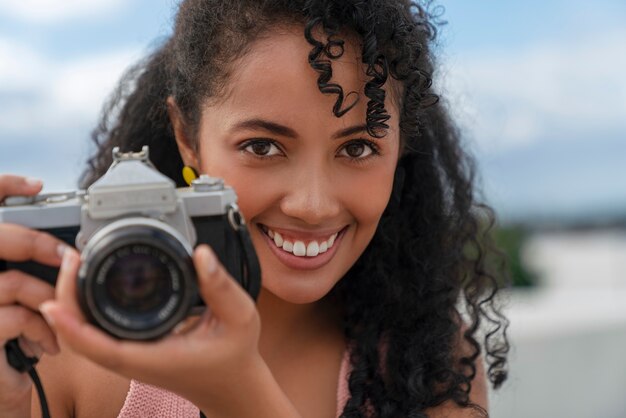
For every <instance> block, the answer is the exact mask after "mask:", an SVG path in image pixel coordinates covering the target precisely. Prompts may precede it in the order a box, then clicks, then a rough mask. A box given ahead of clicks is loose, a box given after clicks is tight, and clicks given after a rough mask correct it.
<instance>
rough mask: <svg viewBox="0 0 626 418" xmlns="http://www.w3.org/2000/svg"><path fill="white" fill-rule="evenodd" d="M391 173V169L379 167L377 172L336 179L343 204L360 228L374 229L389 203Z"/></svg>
mask: <svg viewBox="0 0 626 418" xmlns="http://www.w3.org/2000/svg"><path fill="white" fill-rule="evenodd" d="M393 173H394V171H393V169H390V168H388V167H381V169H379V170H372V171H369V172H367V173H365V172H363V173H355V175H353V176H346V177H345V178H344V179H342V180H339V179H338V184H341V189H342V195H343V199H344V202H346V205H347V206H348V208H349V209H350V211H351V212H352V214H353V216H354V217H355V219H356V220H357V222H360V223H361V224H362V226H370V227H371V228H372V230H373V229H375V228H376V226H377V223H378V221H379V219H380V217H381V216H382V214H383V211H384V210H385V208H386V207H387V203H388V202H389V197H390V195H391V189H392V186H393ZM372 233H373V232H372Z"/></svg>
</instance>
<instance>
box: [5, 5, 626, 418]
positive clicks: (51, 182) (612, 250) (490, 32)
mask: <svg viewBox="0 0 626 418" xmlns="http://www.w3.org/2000/svg"><path fill="white" fill-rule="evenodd" d="M439 3H441V4H442V5H444V6H445V13H444V14H443V15H442V16H441V19H442V20H445V21H447V22H448V23H447V24H446V25H444V26H442V27H441V28H440V37H439V41H438V54H439V56H440V68H439V70H438V73H437V74H436V87H437V89H438V90H439V91H441V92H442V96H443V97H444V99H445V101H446V104H447V105H448V106H450V109H451V110H452V112H453V114H454V116H455V118H456V120H457V121H458V123H459V125H460V126H461V127H462V129H463V132H464V134H465V141H466V145H467V147H468V148H469V149H470V150H471V152H472V153H473V154H474V155H475V156H476V159H477V162H478V168H479V170H480V180H481V185H482V191H483V197H484V199H485V200H486V201H487V202H488V203H489V204H491V205H492V206H493V207H494V208H495V209H496V211H497V213H498V216H499V220H500V221H499V225H498V227H497V230H496V231H495V235H496V238H497V240H498V241H499V242H500V244H501V245H502V246H503V247H504V248H505V249H506V250H507V252H508V253H509V257H510V260H511V266H512V270H513V273H514V282H515V286H514V287H513V288H512V289H511V290H510V291H508V292H507V294H506V298H505V299H506V301H505V302H506V312H507V315H508V316H509V318H510V320H511V327H510V330H509V336H510V338H511V340H512V342H513V349H512V352H511V373H510V379H509V381H508V382H507V383H506V384H505V386H504V388H503V389H501V390H499V391H496V392H494V393H492V394H491V415H492V416H493V417H525V418H528V417H540V416H541V417H568V418H575V417H605V418H612V417H615V418H618V417H626V397H624V396H623V391H624V388H626V357H624V356H623V355H622V352H623V351H624V349H625V348H626V182H625V180H626V76H625V72H624V68H626V2H624V1H621V0H596V1H593V2H589V1H581V0H570V1H566V0H550V1H538V0H529V1H524V2H512V1H496V0H484V1H481V2H468V1H463V0H449V1H441V2H439ZM175 4H176V2H175V1H173V0H133V1H128V0H126V1H123V0H90V1H88V2H87V1H82V0H57V1H52V0H21V1H19V2H17V1H13V0H0V172H3V173H8V172H10V173H17V174H22V175H28V176H33V177H38V178H41V179H44V181H45V190H46V191H57V190H66V189H73V188H75V185H76V184H77V179H78V177H79V175H80V173H81V172H82V170H83V169H84V167H85V166H84V162H85V160H86V158H87V156H88V155H89V153H90V152H91V151H92V150H93V149H92V147H91V144H90V140H89V133H90V131H91V129H92V128H93V127H94V126H95V124H96V123H97V119H98V115H99V111H100V107H101V105H102V103H103V102H104V100H105V99H106V97H107V95H108V93H109V92H110V91H111V90H112V88H113V87H114V85H115V83H116V81H117V79H118V78H119V76H120V75H121V74H122V72H123V71H124V69H125V68H126V67H127V66H128V65H130V64H131V63H133V62H135V61H136V60H138V59H140V58H141V57H143V56H144V55H145V54H146V53H147V52H148V51H150V50H151V48H152V47H153V46H154V45H156V44H157V43H158V42H159V40H160V39H162V38H163V37H164V36H167V34H168V33H169V32H170V30H171V16H172V12H173V10H174V8H175Z"/></svg>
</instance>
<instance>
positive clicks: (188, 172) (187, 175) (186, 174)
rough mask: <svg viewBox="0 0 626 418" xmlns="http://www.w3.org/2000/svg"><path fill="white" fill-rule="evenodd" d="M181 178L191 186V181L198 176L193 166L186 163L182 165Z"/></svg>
mask: <svg viewBox="0 0 626 418" xmlns="http://www.w3.org/2000/svg"><path fill="white" fill-rule="evenodd" d="M183 178H184V179H185V183H187V185H189V186H191V182H192V181H194V180H195V179H197V178H198V172H197V171H196V169H195V168H193V167H189V166H188V165H186V166H184V167H183Z"/></svg>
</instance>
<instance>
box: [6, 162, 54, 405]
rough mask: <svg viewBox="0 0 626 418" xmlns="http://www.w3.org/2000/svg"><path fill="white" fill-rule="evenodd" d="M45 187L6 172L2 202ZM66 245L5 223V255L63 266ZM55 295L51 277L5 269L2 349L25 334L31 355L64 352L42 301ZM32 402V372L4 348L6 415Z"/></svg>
mask: <svg viewBox="0 0 626 418" xmlns="http://www.w3.org/2000/svg"><path fill="white" fill-rule="evenodd" d="M41 187H42V184H41V182H40V181H36V180H30V179H26V178H24V177H19V176H12V175H2V174H0V201H2V200H4V198H6V197H7V196H32V195H36V194H37V193H39V192H40V191H41ZM65 247H66V245H65V244H64V243H63V242H62V241H60V240H58V239H56V238H54V237H53V236H51V235H49V234H46V233H43V232H38V231H34V230H31V229H28V228H25V227H22V226H18V225H11V224H3V223H0V260H6V261H16V262H21V261H29V260H33V261H36V262H39V263H42V264H46V265H49V266H54V267H59V266H60V264H61V258H62V253H63V250H64V248H65ZM53 298H54V288H53V287H52V286H51V285H50V284H48V283H46V282H45V281H43V280H40V279H37V278H36V277H33V276H30V275H27V274H25V273H23V272H20V271H18V270H8V271H0V348H2V349H4V345H5V344H6V342H7V341H9V340H11V339H14V338H19V341H20V346H21V347H22V350H23V351H24V352H25V353H26V354H27V355H29V356H33V355H34V356H37V357H40V356H41V354H42V353H49V354H56V353H58V351H59V346H58V344H57V341H56V337H55V334H54V332H53V331H52V329H51V328H50V327H49V326H48V324H47V323H46V321H45V320H44V319H43V317H42V316H41V315H40V313H39V305H41V304H42V303H43V302H45V301H47V300H50V299H53ZM2 351H4V350H2ZM30 402H31V381H30V377H29V376H28V374H26V373H19V372H17V371H16V370H15V369H13V368H12V367H11V366H10V365H9V364H8V362H7V359H6V355H5V353H4V352H0V416H1V417H12V416H16V417H17V416H30V412H29V411H30Z"/></svg>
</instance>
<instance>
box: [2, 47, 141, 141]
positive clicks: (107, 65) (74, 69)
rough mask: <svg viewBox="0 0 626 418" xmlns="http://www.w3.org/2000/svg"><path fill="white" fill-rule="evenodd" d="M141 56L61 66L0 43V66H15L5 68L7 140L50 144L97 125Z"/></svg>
mask: <svg viewBox="0 0 626 418" xmlns="http://www.w3.org/2000/svg"><path fill="white" fill-rule="evenodd" d="M141 56H142V55H141V51H139V50H134V49H126V50H121V51H115V52H111V53H107V54H100V55H90V56H83V57H80V58H78V59H74V60H68V61H56V60H53V59H49V58H47V57H44V56H42V55H40V54H38V53H37V52H35V51H33V50H31V49H29V48H28V47H25V46H24V45H19V44H16V43H13V42H11V41H9V40H6V39H4V40H3V39H0V62H10V63H11V65H9V66H4V65H3V66H2V67H0V126H2V136H3V137H5V138H10V137H11V136H19V137H39V138H47V137H49V136H58V135H59V134H63V133H64V132H67V131H76V130H77V129H84V127H86V126H91V125H93V124H94V123H95V120H96V118H97V116H98V114H99V111H100V108H101V106H102V103H103V102H104V100H105V99H106V97H107V95H108V94H109V93H110V92H111V91H112V90H113V88H114V86H115V85H116V83H117V80H118V79H119V78H120V76H121V75H122V73H123V72H124V70H125V69H126V68H127V67H128V66H129V65H131V64H132V63H133V62H134V61H136V60H137V59H139V58H140V57H141ZM9 59H10V60H9Z"/></svg>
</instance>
